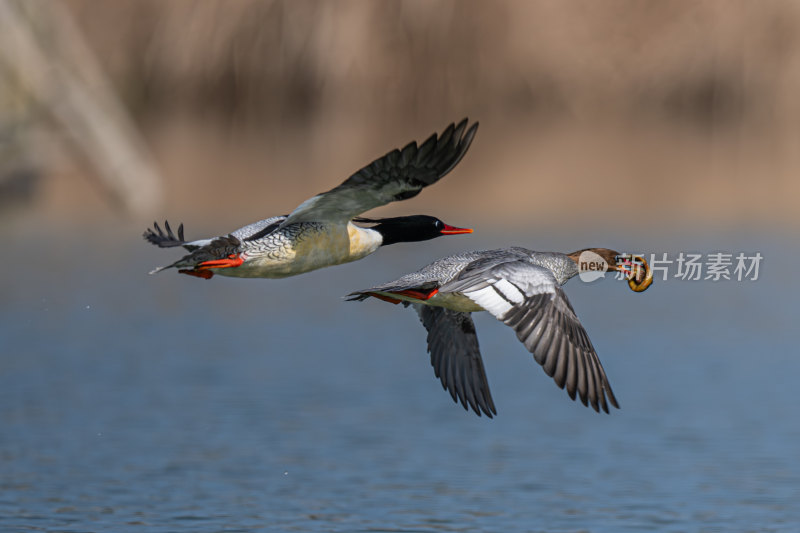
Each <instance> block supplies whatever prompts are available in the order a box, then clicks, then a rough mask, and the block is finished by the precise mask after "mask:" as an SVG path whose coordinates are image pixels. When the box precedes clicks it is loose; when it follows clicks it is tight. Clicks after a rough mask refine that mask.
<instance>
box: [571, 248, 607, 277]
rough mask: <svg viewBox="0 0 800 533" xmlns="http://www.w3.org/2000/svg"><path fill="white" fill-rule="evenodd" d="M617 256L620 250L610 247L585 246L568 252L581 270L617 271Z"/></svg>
mask: <svg viewBox="0 0 800 533" xmlns="http://www.w3.org/2000/svg"><path fill="white" fill-rule="evenodd" d="M617 256H619V252H616V251H614V250H609V249H608V248H584V249H583V250H578V251H575V252H572V253H571V254H567V257H569V258H570V259H572V260H573V261H575V264H576V265H578V270H579V271H582V272H583V271H587V270H595V271H597V270H603V271H605V272H615V271H616V270H618V268H617Z"/></svg>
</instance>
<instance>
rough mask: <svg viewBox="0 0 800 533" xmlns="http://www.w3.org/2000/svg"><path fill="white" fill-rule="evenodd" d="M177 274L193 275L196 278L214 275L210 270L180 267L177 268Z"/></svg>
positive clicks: (209, 277)
mask: <svg viewBox="0 0 800 533" xmlns="http://www.w3.org/2000/svg"><path fill="white" fill-rule="evenodd" d="M178 274H186V275H187V276H194V277H196V278H203V279H211V278H212V277H214V273H213V272H211V271H210V270H190V269H185V268H184V269H181V270H178Z"/></svg>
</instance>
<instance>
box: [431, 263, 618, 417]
mask: <svg viewBox="0 0 800 533" xmlns="http://www.w3.org/2000/svg"><path fill="white" fill-rule="evenodd" d="M439 292H440V293H447V292H461V293H462V294H464V296H466V297H468V298H469V299H470V300H472V301H473V302H475V303H476V304H478V305H480V306H481V307H483V308H484V309H486V310H487V311H488V312H490V313H491V314H492V315H493V316H494V317H495V318H497V319H498V320H500V321H502V322H503V323H504V324H506V325H507V326H510V327H512V328H513V329H514V331H515V332H516V333H517V338H518V339H519V340H520V341H521V342H522V343H523V344H524V345H525V347H526V348H527V349H528V351H530V352H531V353H532V354H533V357H534V359H536V362H537V363H539V364H540V365H542V368H543V369H544V371H545V373H547V375H548V376H551V377H552V378H553V380H554V381H555V382H556V385H558V386H559V387H561V388H562V389H563V388H564V387H566V389H567V393H568V394H569V396H570V398H572V399H573V400H574V399H575V396H576V393H577V394H578V395H579V396H580V399H581V402H583V404H584V405H588V404H589V403H590V404H591V405H592V407H593V408H594V410H595V411H599V410H600V409H603V411H605V412H608V403H607V402H606V396H608V402H610V403H611V405H613V406H614V407H617V408H619V404H618V403H617V400H616V398H615V397H614V393H613V391H612V390H611V386H610V385H609V383H608V378H607V377H606V373H605V371H604V370H603V365H602V364H600V359H598V357H597V353H596V352H595V349H594V347H593V346H592V343H591V341H589V336H588V335H587V334H586V330H584V329H583V326H582V325H581V323H580V321H579V320H578V317H577V316H576V315H575V311H574V310H573V309H572V306H571V305H570V303H569V300H568V299H567V295H566V294H565V293H564V291H563V290H562V289H561V286H560V285H559V284H558V283H557V282H556V279H555V277H554V276H553V274H552V272H550V271H549V270H547V269H546V268H543V267H539V266H536V265H532V264H530V263H528V262H527V261H511V262H507V263H502V264H499V265H497V264H496V265H494V266H487V267H486V268H477V269H475V268H469V267H467V268H466V269H465V270H464V272H463V273H462V274H461V275H460V276H459V277H458V278H457V279H455V280H453V281H452V282H450V283H447V284H445V285H443V286H442V287H440V288H439Z"/></svg>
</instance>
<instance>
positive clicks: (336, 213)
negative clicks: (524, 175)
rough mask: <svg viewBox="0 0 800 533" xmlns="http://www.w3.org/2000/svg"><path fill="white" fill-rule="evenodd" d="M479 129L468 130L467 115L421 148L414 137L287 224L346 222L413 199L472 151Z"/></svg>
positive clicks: (302, 209)
mask: <svg viewBox="0 0 800 533" xmlns="http://www.w3.org/2000/svg"><path fill="white" fill-rule="evenodd" d="M477 129H478V123H477V122H476V123H475V124H473V125H472V126H470V128H469V129H467V119H466V118H465V119H464V120H462V121H461V122H459V123H458V125H454V124H450V125H449V126H448V127H447V129H445V130H444V132H442V134H441V135H440V136H438V137H437V135H436V134H435V133H434V134H433V135H431V136H430V137H429V138H428V140H426V141H425V142H424V143H422V145H421V146H419V147H417V143H416V142H412V143H410V144H408V145H407V146H406V147H405V148H403V149H402V150H393V151H391V152H389V153H388V154H386V155H385V156H383V157H381V158H380V159H376V160H375V161H373V162H372V163H370V164H369V165H367V166H365V167H364V168H362V169H361V170H359V171H358V172H356V173H355V174H353V175H352V176H350V177H349V178H347V179H346V180H345V181H344V182H343V183H342V184H341V185H339V186H338V187H335V188H333V189H331V190H330V191H328V192H325V193H322V194H318V195H317V196H314V197H313V198H309V199H308V200H306V201H305V202H303V203H302V204H300V205H299V206H298V207H297V209H295V210H294V211H293V212H292V213H291V214H290V215H289V218H288V219H286V221H284V222H283V226H286V225H288V224H294V223H295V222H313V221H331V222H342V223H344V222H347V221H348V220H350V219H352V218H353V217H355V216H356V215H359V214H361V213H363V212H365V211H368V210H370V209H372V208H374V207H378V206H381V205H384V204H388V203H389V202H394V201H397V200H405V199H407V198H412V197H414V196H416V195H417V194H419V192H420V191H421V190H422V189H423V188H425V187H427V186H428V185H432V184H434V183H436V182H437V181H439V180H440V179H441V178H443V177H444V176H445V175H446V174H447V173H448V172H450V171H451V170H453V167H455V166H456V165H457V164H458V162H459V161H461V158H463V157H464V154H466V153H467V149H469V145H470V143H472V139H473V138H474V137H475V132H476V130H477Z"/></svg>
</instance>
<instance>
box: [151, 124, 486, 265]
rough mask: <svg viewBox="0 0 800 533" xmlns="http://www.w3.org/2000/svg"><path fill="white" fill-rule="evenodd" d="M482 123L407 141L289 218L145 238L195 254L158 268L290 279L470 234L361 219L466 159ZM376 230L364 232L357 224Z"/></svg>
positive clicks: (432, 224)
mask: <svg viewBox="0 0 800 533" xmlns="http://www.w3.org/2000/svg"><path fill="white" fill-rule="evenodd" d="M477 129H478V123H477V122H476V123H474V124H472V126H470V127H469V128H467V119H464V120H462V121H461V122H459V123H458V125H455V124H450V125H449V126H448V127H447V129H445V130H444V132H442V134H441V135H439V136H438V137H437V135H436V134H435V133H434V134H433V135H431V136H430V137H429V138H428V140H426V141H425V142H424V143H422V144H421V145H420V146H419V147H418V146H417V143H416V142H412V143H409V144H408V145H407V146H406V147H405V148H403V149H402V150H393V151H391V152H389V153H388V154H386V155H385V156H383V157H381V158H379V159H376V160H375V161H373V162H372V163H370V164H369V165H367V166H365V167H364V168H362V169H361V170H359V171H358V172H356V173H355V174H353V175H352V176H350V177H349V178H348V179H347V180H345V181H344V182H343V183H342V184H341V185H339V186H338V187H335V188H334V189H331V190H330V191H328V192H325V193H322V194H318V195H317V196H314V197H313V198H309V199H308V200H306V201H305V202H303V203H302V204H300V205H299V206H298V207H297V208H296V209H295V210H294V211H292V212H291V213H290V214H289V215H282V216H276V217H271V218H267V219H264V220H260V221H258V222H255V223H253V224H250V225H247V226H244V227H243V228H239V229H237V230H236V231H234V232H232V233H230V234H229V235H225V236H221V237H214V238H211V239H202V240H197V241H190V242H187V241H185V240H184V238H183V225H182V224H181V226H180V227H179V228H178V235H177V237H176V235H175V234H174V233H173V232H172V229H171V228H170V227H169V224H165V229H166V231H162V230H161V228H160V227H159V225H158V224H157V223H156V224H154V225H153V226H154V229H148V230H147V231H146V232H145V233H144V238H145V239H146V240H148V241H149V242H151V243H153V244H155V245H157V246H159V247H162V248H165V247H173V246H183V247H184V248H186V249H187V250H189V251H190V252H191V253H189V254H188V255H186V256H184V257H182V258H181V259H179V260H178V261H176V262H175V263H172V264H170V265H167V266H164V267H159V268H156V269H155V270H153V271H152V272H150V273H151V274H154V273H156V272H159V271H161V270H164V269H166V268H172V267H175V268H178V269H179V270H178V272H180V273H182V274H189V275H192V276H197V277H201V278H205V279H209V278H211V277H212V276H213V275H214V273H217V274H221V275H224V276H235V277H244V278H284V277H288V276H295V275H297V274H302V273H304V272H308V271H311V270H315V269H318V268H322V267H326V266H332V265H338V264H342V263H348V262H350V261H355V260H357V259H361V258H362V257H365V256H367V255H369V254H371V253H373V252H374V251H376V250H377V249H378V248H379V247H381V246H386V245H389V244H394V243H398V242H416V241H425V240H429V239H433V238H436V237H440V236H442V235H457V234H463V233H472V230H471V229H467V228H457V227H454V226H449V225H447V224H445V223H443V222H442V221H441V220H439V219H437V218H435V217H431V216H426V215H414V216H405V217H394V218H383V219H368V218H358V217H357V215H359V214H361V213H363V212H365V211H367V210H369V209H372V208H375V207H378V206H381V205H384V204H388V203H389V202H394V201H397V200H406V199H408V198H412V197H414V196H416V195H417V194H419V192H420V191H421V190H422V189H423V188H425V187H427V186H428V185H432V184H433V183H436V182H437V181H439V180H440V179H441V178H443V177H444V176H445V175H447V173H448V172H450V171H451V170H453V168H454V167H455V166H456V165H457V164H458V162H459V161H461V159H462V158H463V157H464V154H466V153H467V149H469V146H470V143H472V139H473V138H474V137H475V132H476V130H477ZM353 222H356V223H362V224H364V223H366V224H373V225H372V226H371V227H362V226H357V225H355V224H353Z"/></svg>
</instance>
